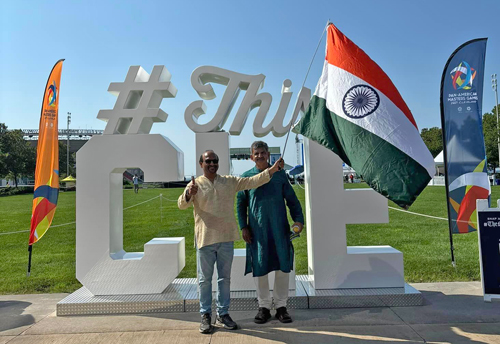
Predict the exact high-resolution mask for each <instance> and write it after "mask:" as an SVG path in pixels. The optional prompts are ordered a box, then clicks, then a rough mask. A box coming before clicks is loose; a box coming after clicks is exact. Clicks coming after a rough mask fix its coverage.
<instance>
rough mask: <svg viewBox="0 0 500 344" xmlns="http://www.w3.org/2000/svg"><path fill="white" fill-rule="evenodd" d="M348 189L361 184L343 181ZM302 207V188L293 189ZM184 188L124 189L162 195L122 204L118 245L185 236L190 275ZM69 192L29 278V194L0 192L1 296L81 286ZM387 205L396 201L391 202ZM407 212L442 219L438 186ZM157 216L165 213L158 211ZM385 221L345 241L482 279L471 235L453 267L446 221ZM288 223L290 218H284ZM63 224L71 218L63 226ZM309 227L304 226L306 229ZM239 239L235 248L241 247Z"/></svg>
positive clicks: (421, 277) (439, 272)
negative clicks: (182, 203) (179, 205)
mask: <svg viewBox="0 0 500 344" xmlns="http://www.w3.org/2000/svg"><path fill="white" fill-rule="evenodd" d="M346 187H347V188H357V187H366V185H365V184H346ZM295 190H296V193H297V196H298V198H299V200H300V202H301V203H302V205H303V208H304V209H305V207H304V204H305V195H304V190H303V189H301V188H298V187H296V188H295ZM181 192H182V189H142V190H141V191H140V192H139V194H134V192H133V191H131V190H125V191H124V192H123V193H124V208H126V207H130V206H132V205H135V204H138V203H140V202H144V201H147V200H149V199H151V198H153V197H155V196H158V195H159V194H160V193H161V194H163V202H162V211H160V198H157V199H154V200H152V201H150V202H147V203H144V204H142V205H139V206H137V207H133V208H130V209H127V210H124V219H123V221H124V249H125V250H126V251H129V252H134V251H143V249H144V244H145V243H146V242H147V241H149V240H150V239H152V238H155V237H178V236H180V237H185V238H186V267H185V268H184V270H183V271H182V272H181V274H180V275H179V277H195V276H196V259H195V249H194V243H193V239H194V234H193V226H194V220H193V212H192V210H191V209H189V210H184V211H181V210H179V209H177V197H178V196H179V195H180V193H181ZM75 196H76V193H75V192H62V193H60V196H59V203H58V208H57V211H56V216H55V218H54V222H53V226H57V225H61V224H67V225H64V226H60V227H53V228H51V229H50V230H49V231H48V232H47V233H46V234H45V236H44V237H43V238H42V239H41V240H40V241H39V242H37V243H36V244H35V245H34V247H33V263H32V273H31V277H29V278H26V268H27V264H28V251H27V248H28V237H29V233H28V232H19V233H15V234H6V235H1V233H8V232H18V231H23V230H27V229H28V228H29V224H30V217H31V203H32V199H33V195H17V196H9V197H0V245H1V247H2V249H1V250H0V281H1V283H0V294H23V293H26V294H27V293H57V292H72V291H74V290H76V289H78V288H79V287H80V283H79V282H78V281H77V280H76V277H75V230H76V226H75V224H74V223H73V222H74V221H75ZM498 198H500V187H499V186H493V187H492V198H491V199H492V200H496V199H498ZM389 206H392V207H397V206H396V205H395V204H393V203H392V202H389ZM410 210H411V211H413V212H417V213H422V214H427V215H432V216H438V217H446V216H447V214H446V203H445V189H444V187H439V186H431V187H427V188H426V189H425V190H424V192H423V193H422V194H421V196H420V197H419V198H418V200H417V201H416V202H415V204H414V205H413V206H412V207H411V209H410ZM162 214H163V216H162ZM389 219H390V221H389V223H387V224H365V225H347V243H348V245H350V246H355V245H391V246H392V247H394V248H396V249H398V250H400V251H402V252H403V254H404V263H405V279H406V281H407V282H443V281H476V280H479V279H480V273H479V258H478V246H477V233H476V232H474V233H469V234H461V235H454V237H453V239H454V244H455V257H456V261H457V267H456V268H453V267H452V266H451V263H450V247H449V238H448V223H447V222H446V221H442V220H437V219H431V218H426V217H421V216H415V215H410V214H407V213H403V212H399V211H395V210H391V209H389ZM290 221H291V220H290ZM68 223H69V224H68ZM306 230H307V229H306ZM244 245H245V243H244V242H243V241H242V240H240V241H238V242H236V245H235V247H239V248H241V247H244ZM294 246H295V252H296V258H295V261H296V273H297V274H306V273H307V242H306V234H305V232H304V234H303V235H301V237H300V239H297V240H294Z"/></svg>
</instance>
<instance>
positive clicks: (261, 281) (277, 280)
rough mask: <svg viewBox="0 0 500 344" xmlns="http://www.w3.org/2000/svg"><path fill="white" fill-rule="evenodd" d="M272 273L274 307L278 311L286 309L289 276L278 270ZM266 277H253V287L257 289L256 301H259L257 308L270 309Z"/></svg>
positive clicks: (270, 301)
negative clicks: (282, 308)
mask: <svg viewBox="0 0 500 344" xmlns="http://www.w3.org/2000/svg"><path fill="white" fill-rule="evenodd" d="M274 273H275V276H274V288H273V297H274V307H275V308H276V309H278V308H280V307H286V302H287V300H288V286H289V281H290V274H289V273H286V272H283V271H280V270H277V271H275V272H274ZM268 276H269V275H265V276H260V277H254V281H255V286H256V287H257V300H258V301H259V307H264V308H267V309H271V307H272V304H273V302H272V298H271V291H270V290H269V278H268Z"/></svg>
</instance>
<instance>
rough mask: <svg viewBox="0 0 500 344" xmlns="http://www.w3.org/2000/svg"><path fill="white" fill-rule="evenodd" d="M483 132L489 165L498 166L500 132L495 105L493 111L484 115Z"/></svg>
mask: <svg viewBox="0 0 500 344" xmlns="http://www.w3.org/2000/svg"><path fill="white" fill-rule="evenodd" d="M499 107H500V106H499ZM499 110H500V109H499ZM499 114H500V112H499ZM483 134H484V145H485V148H486V159H487V160H488V165H490V166H491V167H492V168H496V167H498V134H497V115H496V112H495V107H493V109H491V112H487V113H485V114H484V115H483Z"/></svg>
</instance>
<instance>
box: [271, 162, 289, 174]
mask: <svg viewBox="0 0 500 344" xmlns="http://www.w3.org/2000/svg"><path fill="white" fill-rule="evenodd" d="M284 167H285V161H284V160H283V158H279V159H278V160H276V162H275V163H274V165H273V166H272V167H271V168H270V169H269V174H270V175H271V176H272V175H273V174H274V173H276V172H278V171H279V170H281V169H283V168H284Z"/></svg>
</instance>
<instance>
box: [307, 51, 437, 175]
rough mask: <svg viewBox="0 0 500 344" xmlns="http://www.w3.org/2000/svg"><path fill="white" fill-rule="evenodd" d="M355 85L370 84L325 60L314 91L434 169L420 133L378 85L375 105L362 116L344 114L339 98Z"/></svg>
mask: <svg viewBox="0 0 500 344" xmlns="http://www.w3.org/2000/svg"><path fill="white" fill-rule="evenodd" d="M355 85H368V86H370V87H373V86H372V85H370V84H368V83H367V82H365V81H364V80H363V79H360V78H358V77H356V76H355V75H352V74H351V73H349V72H346V71H345V70H343V69H340V68H338V67H336V66H334V65H331V64H329V63H328V61H326V60H325V66H324V68H323V73H322V75H321V78H320V80H319V82H318V85H317V87H316V91H315V92H314V95H316V96H318V97H320V98H323V99H326V107H327V108H328V110H330V111H331V112H333V113H335V114H336V115H337V116H340V117H342V118H344V119H345V120H347V121H349V122H351V123H353V124H355V125H358V126H360V127H362V128H364V129H365V130H367V131H369V132H371V133H372V134H374V135H377V136H378V137H380V138H382V139H383V140H385V141H387V142H389V143H390V144H392V145H393V146H395V147H396V148H398V149H399V150H401V151H402V152H404V153H405V154H407V155H408V156H409V157H411V158H412V159H413V160H415V161H416V162H418V163H419V164H420V165H422V167H424V168H425V169H426V170H427V173H429V176H433V175H434V174H435V173H436V170H435V167H434V159H433V158H432V155H431V154H430V152H429V150H428V149H427V147H426V145H425V143H424V142H423V140H422V138H421V137H420V133H419V132H418V130H417V129H416V128H415V126H414V125H413V123H411V122H410V121H409V120H408V118H407V117H406V115H405V114H404V113H403V112H402V111H401V110H400V109H399V108H398V107H397V106H396V105H394V103H393V102H392V101H391V100H390V99H389V98H388V97H386V96H385V94H383V93H382V92H380V91H379V90H378V89H376V88H375V87H373V88H374V89H376V90H377V92H378V95H379V97H380V104H379V107H378V109H377V110H376V111H375V112H374V113H372V114H371V115H368V116H366V117H363V118H361V119H354V118H350V117H347V116H346V115H345V114H344V110H343V108H342V100H343V99H344V95H345V94H346V93H347V91H348V90H349V89H350V88H351V87H353V86H355Z"/></svg>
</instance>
